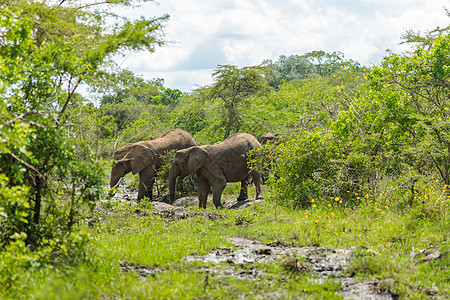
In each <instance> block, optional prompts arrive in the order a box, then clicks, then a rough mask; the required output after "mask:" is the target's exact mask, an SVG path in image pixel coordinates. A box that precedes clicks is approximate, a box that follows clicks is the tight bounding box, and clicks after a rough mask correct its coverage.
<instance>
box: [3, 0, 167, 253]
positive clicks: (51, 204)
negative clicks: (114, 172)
mask: <svg viewBox="0 0 450 300" xmlns="http://www.w3.org/2000/svg"><path fill="white" fill-rule="evenodd" d="M132 2H133V1H129V0H123V1H121V0H117V1H113V2H110V1H107V2H92V3H91V4H87V2H83V4H80V1H70V0H66V1H53V4H51V3H52V1H46V2H41V1H39V2H38V1H24V0H23V1H22V0H19V1H4V4H6V5H5V6H2V8H1V9H0V15H1V16H0V22H1V24H0V28H1V31H0V34H1V40H0V99H1V101H0V119H1V124H2V125H1V126H0V189H1V192H0V201H1V202H0V233H1V235H0V236H1V243H0V248H1V249H4V247H9V246H8V245H9V242H10V240H14V241H15V240H17V242H24V243H26V244H27V245H28V246H30V247H31V249H37V248H39V247H41V246H43V245H49V244H51V245H58V246H57V247H54V248H53V250H55V251H51V252H52V253H53V252H57V253H64V252H67V249H69V248H70V247H66V246H64V247H63V245H71V246H73V243H74V241H75V240H74V235H73V234H72V233H73V232H74V225H75V224H77V222H78V220H79V217H80V210H79V209H80V205H81V204H82V203H90V204H93V203H94V201H95V200H96V199H98V198H99V196H100V194H101V191H102V174H101V172H98V170H99V169H100V167H99V166H98V165H97V164H96V162H95V161H94V160H92V159H91V158H90V156H89V154H88V153H86V154H85V155H83V157H84V159H83V160H82V159H81V157H80V156H78V154H79V153H78V154H77V153H75V151H74V146H73V143H72V141H71V140H70V135H68V134H67V132H66V129H65V126H66V124H68V123H69V122H70V120H69V119H68V118H67V116H68V115H67V113H66V112H67V110H68V107H69V106H70V105H72V103H73V101H74V98H75V95H76V91H77V89H78V87H79V86H80V84H81V83H83V82H84V83H88V84H90V83H95V80H94V79H97V78H99V77H102V76H106V75H107V74H108V73H107V70H109V69H111V65H112V58H113V56H114V55H115V54H117V53H119V52H120V51H123V50H150V51H153V49H154V46H155V45H162V44H163V43H164V42H163V40H162V39H161V36H160V29H161V26H162V22H163V21H164V20H166V18H167V16H164V17H162V18H156V19H149V20H146V19H143V18H141V19H140V20H137V21H132V20H127V19H124V18H119V17H117V16H115V15H113V14H112V13H111V12H110V11H108V9H110V8H111V7H112V6H113V5H131V4H132ZM96 3H97V4H96ZM100 7H101V9H102V10H100ZM111 16H113V17H114V18H113V19H114V20H116V22H112V23H111V20H109V21H108V22H107V19H109V18H110V17H111ZM8 195H9V196H8ZM51 241H53V242H51ZM70 249H72V248H70ZM63 250H64V251H63Z"/></svg>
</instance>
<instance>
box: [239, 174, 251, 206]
mask: <svg viewBox="0 0 450 300" xmlns="http://www.w3.org/2000/svg"><path fill="white" fill-rule="evenodd" d="M248 179H249V176H247V177H245V179H244V180H242V181H241V192H240V193H239V196H238V197H237V201H244V200H247V199H248V192H247V188H248Z"/></svg>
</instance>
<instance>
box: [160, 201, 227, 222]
mask: <svg viewBox="0 0 450 300" xmlns="http://www.w3.org/2000/svg"><path fill="white" fill-rule="evenodd" d="M152 205H153V207H154V208H155V209H156V212H155V213H154V214H155V215H157V216H160V217H162V218H165V219H168V220H169V221H174V220H176V219H187V218H193V217H197V216H201V217H205V218H207V219H209V220H217V219H224V218H226V216H225V215H221V214H217V213H212V212H207V211H202V212H198V211H193V210H189V209H186V208H182V207H176V206H173V205H170V204H167V203H163V202H152Z"/></svg>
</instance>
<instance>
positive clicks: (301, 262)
mask: <svg viewBox="0 0 450 300" xmlns="http://www.w3.org/2000/svg"><path fill="white" fill-rule="evenodd" d="M280 266H281V267H282V268H283V269H284V270H286V271H288V272H290V273H303V274H305V273H309V272H310V268H309V266H308V264H307V262H306V259H305V258H303V257H298V256H296V255H295V254H291V255H287V256H286V257H284V258H283V259H282V260H281V261H280Z"/></svg>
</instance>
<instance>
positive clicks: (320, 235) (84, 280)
mask: <svg viewBox="0 0 450 300" xmlns="http://www.w3.org/2000/svg"><path fill="white" fill-rule="evenodd" d="M234 196H235V195H228V194H226V195H225V197H230V198H231V197H233V198H234ZM445 201H447V202H443V203H441V204H442V205H441V206H439V208H438V209H436V202H435V201H434V200H433V201H431V200H430V201H429V203H425V204H423V206H422V207H409V208H403V209H392V208H390V207H388V205H386V203H383V204H371V205H368V204H367V205H361V206H360V207H356V208H351V209H350V208H345V207H343V206H342V204H339V202H337V201H334V202H333V201H332V202H331V203H330V201H324V200H321V201H320V200H317V199H316V200H315V202H314V204H315V205H316V206H315V207H313V206H311V207H310V208H308V209H296V210H292V209H288V208H285V207H281V206H279V205H278V206H276V205H275V204H274V203H273V202H270V201H263V202H261V203H258V204H255V205H253V206H250V207H246V208H240V209H237V210H226V209H224V210H216V209H215V208H213V205H212V204H211V203H208V208H207V211H210V212H216V213H221V214H224V215H226V216H227V217H226V218H225V219H222V220H208V219H206V218H204V217H195V218H191V219H184V220H175V221H168V220H167V219H163V218H160V217H158V216H156V215H155V214H154V210H153V208H152V206H151V205H149V204H147V203H144V202H143V203H141V204H139V206H130V205H122V204H119V203H116V204H115V205H114V207H113V209H112V212H110V213H108V214H100V215H99V220H100V222H99V224H98V225H99V226H98V228H97V229H91V235H92V237H91V241H90V244H89V253H88V256H87V257H86V258H85V259H84V260H80V261H77V262H75V263H73V262H72V263H71V264H69V265H67V264H65V265H49V266H47V267H44V268H37V269H35V270H34V271H33V270H19V272H18V273H17V279H18V282H19V281H20V284H19V285H17V286H16V289H14V290H7V291H6V290H1V289H0V291H1V293H2V294H3V296H4V297H6V298H8V297H13V298H20V297H22V298H31V299H86V298H92V299H97V298H99V299H105V298H106V299H254V298H258V297H263V298H264V297H269V296H274V297H280V298H285V299H289V298H299V297H300V298H311V299H339V298H340V297H341V296H340V295H339V289H340V285H339V283H337V282H335V281H333V280H328V281H326V282H325V283H323V284H319V283H315V282H314V281H311V280H310V277H311V276H312V275H311V274H310V273H306V274H301V273H293V272H290V271H289V270H287V269H286V268H283V265H282V263H281V261H275V262H272V263H269V264H259V265H258V266H257V267H258V269H260V270H261V271H262V272H264V274H265V275H264V276H262V277H259V278H258V280H244V279H239V278H234V277H233V276H229V275H224V274H223V272H222V273H220V272H219V273H214V272H206V270H207V268H211V263H201V262H187V261H186V260H185V259H184V257H186V256H188V255H191V254H200V255H203V254H207V253H209V252H211V251H214V249H217V248H219V247H233V245H232V244H231V243H230V242H229V241H228V240H227V239H226V238H227V237H244V238H249V239H252V240H257V241H260V242H263V243H268V242H272V241H275V240H279V241H283V242H286V243H292V244H293V245H296V246H321V247H326V248H342V247H349V246H356V250H355V252H354V259H353V261H352V263H351V265H350V267H349V269H348V270H347V273H348V274H354V276H355V277H356V278H357V279H359V280H363V279H367V278H376V279H377V280H379V281H380V283H381V285H382V287H383V288H384V289H385V290H388V291H390V292H391V293H393V294H395V295H398V296H399V298H400V299H426V298H430V297H436V298H439V297H441V298H446V297H449V296H450V268H449V265H450V261H449V259H450V258H449V255H448V253H449V251H450V243H449V241H448V240H449V228H450V223H449V218H448V200H445ZM329 203H330V205H328V204H329ZM386 207H387V208H386ZM136 209H139V212H138V213H136ZM192 209H194V210H198V208H196V207H195V208H192ZM430 247H434V248H433V249H435V250H439V251H440V253H441V256H442V257H441V258H440V259H439V260H431V261H424V260H423V258H424V256H425V253H426V250H427V249H429V248H430ZM121 263H128V264H132V265H135V266H146V267H148V268H150V269H157V270H158V271H156V272H155V273H154V275H153V276H147V277H145V278H144V277H139V276H138V275H137V274H136V273H135V272H129V271H122V270H121V269H120V264H121ZM216 267H217V268H219V269H222V270H226V269H227V268H228V269H229V268H232V269H233V270H234V272H241V271H246V270H242V268H244V269H245V268H249V267H245V266H244V267H243V266H230V265H228V264H226V263H223V264H219V266H216ZM252 268H253V267H252ZM225 274H226V273H225ZM2 294H0V295H2Z"/></svg>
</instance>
